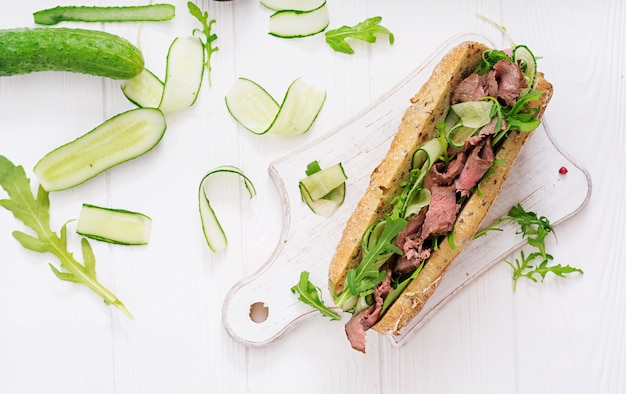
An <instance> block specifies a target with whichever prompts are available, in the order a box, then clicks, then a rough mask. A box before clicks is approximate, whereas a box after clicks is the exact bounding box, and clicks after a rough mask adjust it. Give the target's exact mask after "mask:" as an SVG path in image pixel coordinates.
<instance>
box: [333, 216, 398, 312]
mask: <svg viewBox="0 0 626 394" xmlns="http://www.w3.org/2000/svg"><path fill="white" fill-rule="evenodd" d="M406 224H407V221H406V220H404V219H401V218H397V219H388V220H387V221H386V222H385V223H384V227H383V229H382V231H380V234H378V231H369V232H367V237H368V240H367V242H362V249H363V259H362V260H361V262H360V263H359V265H358V266H357V267H356V268H351V269H349V270H348V274H347V277H346V282H347V289H346V290H347V291H346V290H344V291H343V292H342V293H341V294H340V295H336V294H333V298H334V299H335V300H334V301H335V304H336V305H337V306H339V307H340V308H341V307H342V305H343V304H344V303H345V302H346V301H348V300H349V299H351V298H352V297H354V296H366V295H368V294H371V293H372V292H373V291H374V288H375V287H376V285H378V284H379V283H380V281H382V280H383V278H384V277H385V275H386V272H385V271H384V270H383V271H380V267H381V266H382V264H383V263H384V262H385V261H387V260H388V259H389V257H391V255H392V254H393V253H397V254H402V251H401V250H400V249H399V248H398V247H397V246H396V245H395V243H394V240H395V238H396V237H397V236H398V234H399V233H400V231H402V229H404V227H406Z"/></svg>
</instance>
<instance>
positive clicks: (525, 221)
mask: <svg viewBox="0 0 626 394" xmlns="http://www.w3.org/2000/svg"><path fill="white" fill-rule="evenodd" d="M506 221H513V222H516V223H517V224H518V225H519V230H518V231H517V234H521V235H522V237H523V238H524V239H526V241H527V242H528V244H529V245H530V246H532V247H533V248H534V249H535V250H536V251H534V252H532V253H529V254H526V253H524V251H523V250H522V251H521V252H520V257H519V258H516V259H515V261H514V262H512V261H509V260H505V262H506V263H507V264H508V265H509V266H510V267H511V268H512V269H513V291H516V289H517V282H518V280H519V279H520V278H527V279H530V280H531V281H533V282H537V281H538V278H539V279H541V281H542V282H543V280H544V279H545V277H546V275H547V274H549V273H552V274H554V275H556V276H559V277H565V276H567V275H568V274H572V273H580V274H582V273H583V271H582V270H581V269H580V268H575V267H572V266H570V265H565V266H563V265H561V264H554V265H548V264H549V262H550V261H552V260H553V259H554V258H553V256H552V255H550V254H549V253H547V251H546V242H545V241H546V237H547V236H548V235H550V234H553V235H554V236H555V237H556V235H555V234H554V229H553V228H552V225H551V224H550V221H549V220H548V218H546V217H545V216H538V215H537V214H536V213H535V212H531V211H526V210H525V209H524V208H523V207H522V205H521V204H517V205H515V206H513V207H511V209H510V210H509V212H508V214H507V215H506V216H503V217H502V218H500V219H499V220H497V221H496V222H495V223H494V224H493V225H491V226H489V227H488V228H486V229H484V230H482V231H480V232H479V233H476V235H475V236H474V238H478V237H480V236H483V235H485V234H486V233H487V232H489V231H494V230H495V231H502V229H501V228H499V227H498V226H499V225H500V224H501V223H503V222H506ZM536 261H539V263H536Z"/></svg>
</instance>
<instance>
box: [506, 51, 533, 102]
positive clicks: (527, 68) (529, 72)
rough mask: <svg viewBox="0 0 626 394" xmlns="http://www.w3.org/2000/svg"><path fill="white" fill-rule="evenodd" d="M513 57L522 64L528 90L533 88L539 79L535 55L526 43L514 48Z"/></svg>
mask: <svg viewBox="0 0 626 394" xmlns="http://www.w3.org/2000/svg"><path fill="white" fill-rule="evenodd" d="M512 59H513V61H514V62H516V63H518V64H519V65H520V68H521V69H522V72H523V73H524V78H525V79H526V82H527V83H528V88H527V91H526V92H529V91H531V90H533V89H534V88H535V81H536V79H537V59H536V58H535V55H534V54H533V53H532V52H531V50H530V49H529V48H528V47H527V46H526V45H518V46H516V47H515V48H514V49H513V53H512Z"/></svg>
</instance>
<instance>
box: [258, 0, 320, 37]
mask: <svg viewBox="0 0 626 394" xmlns="http://www.w3.org/2000/svg"><path fill="white" fill-rule="evenodd" d="M329 23H330V18H329V15H328V8H327V7H326V2H325V1H324V2H323V3H322V5H320V6H319V7H317V8H315V9H312V10H307V11H299V10H293V9H285V10H281V11H276V12H275V13H273V14H272V15H271V16H270V22H269V34H271V35H273V36H276V37H282V38H299V37H308V36H312V35H315V34H318V33H321V32H323V31H324V30H326V28H327V27H328V25H329Z"/></svg>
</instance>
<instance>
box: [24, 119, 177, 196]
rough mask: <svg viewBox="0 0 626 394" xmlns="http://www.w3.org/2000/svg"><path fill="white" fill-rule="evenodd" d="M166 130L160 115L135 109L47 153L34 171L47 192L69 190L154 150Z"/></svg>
mask: <svg viewBox="0 0 626 394" xmlns="http://www.w3.org/2000/svg"><path fill="white" fill-rule="evenodd" d="M165 129H166V124H165V118H164V116H163V113H162V112H161V111H160V110H158V109H156V108H137V109H133V110H130V111H127V112H123V113H121V114H118V115H116V116H114V117H112V118H110V119H108V120H107V121H105V122H104V123H102V124H101V125H99V126H98V127H96V128H95V129H93V130H91V131H90V132H88V133H87V134H85V135H83V136H81V137H79V138H77V139H75V140H74V141H72V142H69V143H67V144H65V145H63V146H61V147H59V148H57V149H55V150H53V151H51V152H50V153H48V154H46V155H45V156H44V157H43V158H42V159H41V160H39V162H37V164H36V165H35V168H34V173H35V175H36V176H37V177H38V178H39V181H40V183H41V186H42V187H43V188H44V189H45V190H47V191H56V190H63V189H69V188H71V187H74V186H76V185H79V184H81V183H83V182H85V181H87V180H88V179H91V178H93V177H95V176H96V175H98V174H100V173H101V172H103V171H105V170H108V169H109V168H111V167H113V166H116V165H118V164H121V163H123V162H126V161H128V160H131V159H134V158H136V157H138V156H141V155H143V154H145V153H147V152H148V151H150V150H151V149H152V148H154V147H155V146H156V145H157V144H158V143H159V141H160V140H161V138H162V137H163V135H164V133H165Z"/></svg>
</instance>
